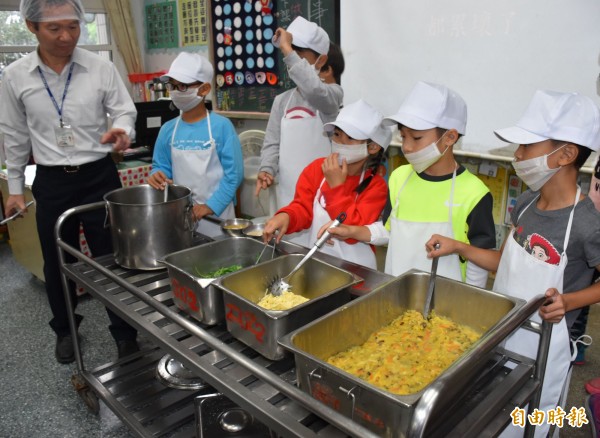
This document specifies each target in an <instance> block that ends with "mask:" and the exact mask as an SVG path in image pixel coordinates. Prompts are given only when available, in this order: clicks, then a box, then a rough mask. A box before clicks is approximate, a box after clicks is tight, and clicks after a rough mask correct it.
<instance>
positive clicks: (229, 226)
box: [221, 217, 252, 237]
mask: <svg viewBox="0 0 600 438" xmlns="http://www.w3.org/2000/svg"><path fill="white" fill-rule="evenodd" d="M250 225H252V221H251V220H248V219H241V218H237V217H236V218H235V219H225V220H224V221H223V222H221V230H223V232H224V233H226V234H229V235H230V236H232V237H242V236H243V234H242V231H244V230H245V229H246V228H248V227H249V226H250Z"/></svg>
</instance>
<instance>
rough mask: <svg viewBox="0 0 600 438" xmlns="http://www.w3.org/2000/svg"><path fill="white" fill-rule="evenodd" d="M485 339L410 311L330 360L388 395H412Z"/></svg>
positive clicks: (439, 318)
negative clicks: (477, 341)
mask: <svg viewBox="0 0 600 438" xmlns="http://www.w3.org/2000/svg"><path fill="white" fill-rule="evenodd" d="M480 336H481V335H480V334H479V333H477V332H476V331H475V330H473V329H471V328H470V327H467V326H464V325H459V324H457V323H455V322H453V321H452V320H450V319H448V318H445V317H442V316H438V315H436V314H435V312H431V314H430V316H429V319H428V320H425V319H424V318H423V315H422V314H421V313H420V312H417V311H416V310H408V311H406V312H404V313H403V314H402V315H400V316H399V317H398V318H396V319H395V320H394V321H392V322H391V323H390V324H389V325H387V326H385V327H382V328H380V329H379V330H377V331H375V332H373V333H372V334H371V336H369V338H368V339H367V341H366V342H365V343H364V344H362V345H359V346H354V347H351V348H349V349H348V350H346V351H342V352H340V353H338V354H335V355H333V356H331V357H330V358H329V359H327V362H328V363H330V364H331V365H333V366H336V367H338V368H341V369H342V370H344V371H346V372H348V373H350V374H353V375H355V376H357V377H359V378H361V379H363V380H366V381H367V382H369V383H371V384H373V385H375V386H378V387H380V388H382V389H384V390H386V391H389V392H392V393H394V394H398V395H406V394H413V393H415V392H418V391H420V390H421V389H423V388H424V387H425V386H427V385H428V384H429V383H431V382H432V381H433V380H434V379H435V378H436V377H437V376H439V375H440V374H441V373H442V371H444V370H445V369H446V368H448V367H449V366H450V365H451V364H452V363H453V362H454V361H456V359H458V358H459V357H460V356H462V355H463V353H464V352H465V351H466V350H468V349H469V347H471V346H472V345H473V343H475V341H476V340H477V339H479V337H480Z"/></svg>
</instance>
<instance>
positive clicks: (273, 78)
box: [267, 72, 277, 85]
mask: <svg viewBox="0 0 600 438" xmlns="http://www.w3.org/2000/svg"><path fill="white" fill-rule="evenodd" d="M267 82H268V83H269V85H275V84H276V83H277V75H276V74H275V73H272V72H267Z"/></svg>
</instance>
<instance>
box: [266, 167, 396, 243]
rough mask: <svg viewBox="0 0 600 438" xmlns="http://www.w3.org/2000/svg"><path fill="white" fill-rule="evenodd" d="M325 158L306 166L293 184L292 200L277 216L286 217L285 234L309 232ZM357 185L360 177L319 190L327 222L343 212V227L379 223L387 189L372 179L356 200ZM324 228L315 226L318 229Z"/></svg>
mask: <svg viewBox="0 0 600 438" xmlns="http://www.w3.org/2000/svg"><path fill="white" fill-rule="evenodd" d="M323 160H325V158H318V159H316V160H315V161H313V162H312V163H310V164H309V165H308V166H306V168H305V169H304V170H303V171H302V173H301V174H300V177H299V178H298V182H297V183H296V193H295V194H294V200H293V201H292V202H291V203H290V204H289V205H288V206H286V207H283V208H282V209H281V210H279V211H278V212H277V213H287V214H288V215H289V217H290V224H289V227H288V229H287V234H289V233H295V232H297V231H301V230H304V229H307V228H310V226H311V225H312V220H313V202H314V200H315V196H316V195H317V191H318V190H319V186H320V185H321V181H323V178H325V176H324V175H323V170H322V169H321V165H322V163H323ZM370 174H371V172H370V170H367V171H366V172H365V178H366V177H368V176H369V175H370ZM359 182H360V175H357V176H348V177H347V178H346V181H345V182H344V184H342V185H341V186H338V187H335V188H333V189H332V188H330V187H329V184H327V181H325V182H323V185H322V186H321V194H322V196H323V197H324V199H325V210H327V213H329V217H330V218H331V219H335V218H336V217H337V215H339V214H340V213H342V212H346V215H347V217H346V221H345V222H344V223H345V224H347V225H368V224H371V223H373V222H375V221H377V220H378V219H379V215H380V214H381V211H382V210H383V207H384V206H385V203H386V201H387V196H388V188H387V184H386V182H385V180H384V179H383V178H382V177H381V176H379V175H375V176H374V177H373V179H372V180H371V182H370V183H369V185H368V186H367V188H366V189H365V190H364V191H363V192H362V193H361V194H360V195H358V197H357V196H356V195H357V194H356V192H355V191H354V189H356V187H357V186H358V184H359ZM323 225H324V224H315V226H318V227H321V226H323ZM346 242H347V243H356V240H354V239H348V240H346Z"/></svg>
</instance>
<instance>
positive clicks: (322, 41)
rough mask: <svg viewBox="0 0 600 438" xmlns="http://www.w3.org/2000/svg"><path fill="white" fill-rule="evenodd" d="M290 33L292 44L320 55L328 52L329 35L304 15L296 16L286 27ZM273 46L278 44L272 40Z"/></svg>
mask: <svg viewBox="0 0 600 438" xmlns="http://www.w3.org/2000/svg"><path fill="white" fill-rule="evenodd" d="M287 31H288V32H289V33H291V34H292V44H293V45H294V46H296V47H300V48H302V49H311V50H314V51H315V52H317V53H318V54H320V55H327V53H329V36H328V35H327V32H325V30H324V29H323V28H322V27H319V26H318V25H317V23H313V22H311V21H308V20H307V19H306V18H304V17H300V16H298V17H296V18H295V19H294V21H292V22H291V23H290V25H289V26H288V27H287ZM273 44H274V45H275V47H279V44H278V43H277V42H275V41H273Z"/></svg>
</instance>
